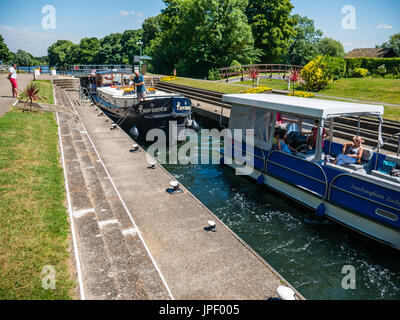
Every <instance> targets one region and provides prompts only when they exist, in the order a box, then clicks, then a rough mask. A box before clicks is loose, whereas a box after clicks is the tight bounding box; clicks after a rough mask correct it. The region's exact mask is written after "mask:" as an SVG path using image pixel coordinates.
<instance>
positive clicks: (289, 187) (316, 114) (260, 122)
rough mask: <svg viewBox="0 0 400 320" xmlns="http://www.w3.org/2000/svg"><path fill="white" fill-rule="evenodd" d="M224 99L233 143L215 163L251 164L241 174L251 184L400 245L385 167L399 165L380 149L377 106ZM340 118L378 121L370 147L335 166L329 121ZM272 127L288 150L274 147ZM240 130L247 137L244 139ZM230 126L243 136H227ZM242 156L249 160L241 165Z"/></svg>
mask: <svg viewBox="0 0 400 320" xmlns="http://www.w3.org/2000/svg"><path fill="white" fill-rule="evenodd" d="M223 101H224V102H225V103H230V104H231V106H232V108H231V113H230V120H229V127H228V128H227V130H225V131H226V133H225V134H226V136H225V139H229V142H228V145H230V143H231V142H232V146H231V147H230V148H227V147H226V145H225V148H224V150H223V151H222V157H221V164H224V165H229V166H230V167H232V168H234V169H235V170H237V172H242V171H245V170H244V169H249V168H248V167H249V164H248V163H250V167H251V168H250V169H251V170H248V171H247V172H246V173H245V175H247V176H249V177H251V178H252V179H254V180H256V181H257V183H258V184H263V185H266V186H268V187H270V188H272V189H274V190H276V191H278V192H280V193H282V194H283V195H285V196H287V197H289V198H292V199H294V200H295V201H298V202H300V203H301V204H303V205H305V206H307V207H309V208H311V209H312V210H314V211H315V213H316V215H318V216H321V217H327V218H330V219H332V220H334V221H336V222H338V223H340V224H342V225H345V226H347V227H349V228H351V229H353V230H355V231H357V232H359V233H362V234H364V235H366V236H368V237H370V238H373V239H375V240H378V241H380V242H382V243H385V244H387V245H389V246H391V247H394V248H396V249H398V250H399V249H400V178H398V177H396V176H393V175H392V174H391V173H392V172H393V170H391V168H394V167H396V166H397V168H399V166H400V158H399V157H398V156H396V155H389V154H382V153H381V152H380V147H381V146H382V143H383V141H382V138H381V137H382V133H381V131H382V130H381V129H382V123H383V119H382V116H383V113H384V108H383V106H380V105H369V104H357V103H348V102H338V101H330V100H319V99H307V98H299V97H288V96H283V95H277V94H227V95H224V96H223ZM344 116H346V117H348V116H354V117H358V119H360V117H361V116H368V117H376V118H378V119H379V129H378V131H379V132H378V133H379V142H378V145H377V147H376V148H375V149H368V148H365V147H363V149H362V157H361V159H360V161H359V163H356V164H343V165H337V164H334V161H333V160H334V159H335V158H336V157H337V156H338V155H339V154H341V153H342V152H343V143H344V141H340V139H336V138H335V139H334V137H333V128H334V127H333V126H334V119H335V118H337V117H344ZM277 117H278V118H277ZM278 119H283V121H279V123H278V121H277V120H278ZM315 120H318V121H317V122H316V121H315ZM278 126H284V127H286V129H287V130H288V131H287V133H288V135H287V139H286V142H287V143H288V145H289V146H290V152H289V150H288V149H287V150H286V152H285V151H282V150H283V149H281V150H277V148H276V145H274V135H275V132H276V130H277V127H278ZM235 129H236V130H235ZM246 129H250V131H248V132H250V135H252V139H247V140H250V142H247V140H246V136H248V135H249V133H248V132H247V134H246V131H245V130H246ZM313 129H315V134H316V143H315V147H314V148H310V147H309V146H308V145H307V144H306V141H307V134H310V133H311V132H312V130H313ZM359 129H360V128H359V126H358V128H357V129H356V130H355V135H357V136H358V133H359ZM237 130H242V131H241V132H242V133H241V135H242V136H240V135H234V131H237ZM325 131H328V132H329V138H328V137H326V136H327V135H326V134H325ZM310 149H311V150H310ZM292 150H294V152H292ZM244 157H246V159H252V161H247V162H246V164H245V163H244V161H243V159H244Z"/></svg>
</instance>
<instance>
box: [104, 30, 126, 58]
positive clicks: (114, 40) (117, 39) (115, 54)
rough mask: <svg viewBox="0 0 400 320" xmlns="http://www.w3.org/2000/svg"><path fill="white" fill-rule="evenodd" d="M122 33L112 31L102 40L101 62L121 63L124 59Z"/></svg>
mask: <svg viewBox="0 0 400 320" xmlns="http://www.w3.org/2000/svg"><path fill="white" fill-rule="evenodd" d="M121 38H122V34H121V33H111V34H109V35H108V36H105V37H104V38H103V39H101V40H100V45H101V47H100V51H99V63H100V64H120V63H121V61H122V56H123V52H122V45H121Z"/></svg>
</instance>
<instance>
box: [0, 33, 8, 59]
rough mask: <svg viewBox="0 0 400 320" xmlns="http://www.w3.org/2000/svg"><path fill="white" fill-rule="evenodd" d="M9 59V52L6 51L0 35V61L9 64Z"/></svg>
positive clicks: (6, 48)
mask: <svg viewBox="0 0 400 320" xmlns="http://www.w3.org/2000/svg"><path fill="white" fill-rule="evenodd" d="M10 58H11V53H10V50H8V47H7V45H6V43H5V42H4V38H3V36H2V35H1V34H0V60H1V61H2V62H3V63H5V64H6V63H8V62H9V60H10Z"/></svg>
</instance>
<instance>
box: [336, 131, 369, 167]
mask: <svg viewBox="0 0 400 320" xmlns="http://www.w3.org/2000/svg"><path fill="white" fill-rule="evenodd" d="M363 142H364V141H363V140H362V139H361V137H358V136H355V137H354V138H353V142H352V143H351V142H349V143H346V144H345V145H344V146H343V150H342V152H343V153H340V154H339V155H338V156H337V157H336V159H335V161H333V164H337V165H338V166H341V165H343V164H346V163H349V164H354V163H361V158H362V154H363V148H362V143H363Z"/></svg>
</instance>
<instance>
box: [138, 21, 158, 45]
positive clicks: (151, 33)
mask: <svg viewBox="0 0 400 320" xmlns="http://www.w3.org/2000/svg"><path fill="white" fill-rule="evenodd" d="M160 23H161V14H159V15H158V16H155V17H150V18H147V19H146V20H144V22H143V24H142V29H143V36H142V41H143V47H144V48H146V47H149V46H150V41H151V40H153V39H155V38H156V37H157V36H158V34H159V33H160V32H161V25H160Z"/></svg>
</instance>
